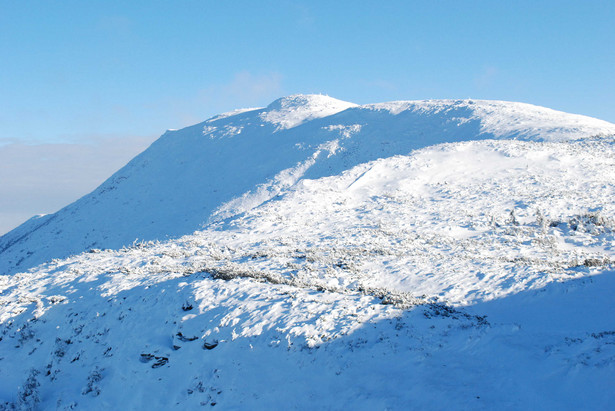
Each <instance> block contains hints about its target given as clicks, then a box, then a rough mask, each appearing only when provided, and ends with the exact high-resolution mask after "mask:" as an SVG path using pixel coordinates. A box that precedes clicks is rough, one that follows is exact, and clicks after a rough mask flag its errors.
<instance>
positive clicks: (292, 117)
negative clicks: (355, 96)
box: [261, 94, 356, 130]
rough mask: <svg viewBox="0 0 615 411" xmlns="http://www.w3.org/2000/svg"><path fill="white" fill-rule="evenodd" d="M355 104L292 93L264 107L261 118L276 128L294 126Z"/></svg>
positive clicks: (315, 95) (320, 95)
mask: <svg viewBox="0 0 615 411" xmlns="http://www.w3.org/2000/svg"><path fill="white" fill-rule="evenodd" d="M350 107H356V104H354V103H350V102H347V101H343V100H338V99H335V98H333V97H329V96H325V95H322V94H293V95H290V96H286V97H282V98H279V99H277V100H275V101H274V102H272V103H271V104H269V105H268V106H267V108H265V111H264V112H263V113H262V114H261V118H262V119H263V120H264V121H266V122H268V123H272V124H274V125H276V126H277V129H278V130H284V129H289V128H293V127H296V126H298V125H300V124H302V123H304V122H306V121H309V120H313V119H316V118H322V117H328V116H330V115H333V114H335V113H339V112H340V111H344V110H346V109H348V108H350Z"/></svg>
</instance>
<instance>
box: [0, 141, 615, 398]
mask: <svg viewBox="0 0 615 411" xmlns="http://www.w3.org/2000/svg"><path fill="white" fill-rule="evenodd" d="M614 181H615V146H614V144H613V142H611V141H606V140H604V139H593V140H591V139H587V140H584V141H572V142H565V143H562V142H560V143H553V142H522V141H510V140H506V141H498V140H488V141H471V142H461V143H450V144H442V145H438V146H433V147H427V148H424V149H421V150H418V151H415V152H413V153H411V154H409V155H399V156H393V157H388V158H383V159H379V160H375V161H371V162H368V163H363V164H359V165H357V166H355V167H353V168H350V169H348V170H346V171H345V172H343V173H341V174H339V175H333V176H327V177H322V178H319V179H314V180H306V179H303V180H301V181H300V182H298V183H297V184H295V185H294V187H293V188H292V189H291V190H289V191H287V192H285V193H283V194H282V195H280V196H279V197H275V198H273V199H271V200H270V201H268V202H267V203H265V204H263V205H261V206H259V207H257V208H253V209H250V210H249V211H247V212H246V213H244V214H243V215H241V216H236V217H235V218H233V219H231V220H227V221H223V222H219V223H216V224H213V225H210V226H208V227H206V228H205V229H204V230H201V231H199V232H196V233H194V234H191V235H188V236H184V237H182V238H180V239H178V240H172V241H166V242H142V243H138V244H135V245H133V246H131V247H126V248H123V249H116V250H112V249H109V250H99V249H92V250H90V252H88V253H83V254H79V255H75V256H72V257H70V258H67V259H64V260H54V261H51V262H49V263H47V264H44V265H42V266H40V267H38V268H37V269H36V270H33V271H32V272H30V273H19V274H15V275H12V276H3V277H0V337H1V338H0V353H1V354H0V380H1V381H2V382H3V383H2V384H0V405H1V406H4V408H7V409H13V408H18V409H19V408H22V409H32V408H42V409H47V408H54V407H55V408H60V409H64V408H68V409H71V408H72V409H92V408H97V407H100V406H101V405H104V406H105V407H111V408H130V409H149V408H152V407H154V408H161V407H162V408H174V409H189V408H194V407H197V406H203V405H206V406H209V407H210V406H212V405H214V406H217V407H221V408H223V409H225V408H304V407H305V405H306V404H309V407H310V408H312V407H316V408H333V409H341V408H353V409H358V408H392V409H401V408H405V407H407V405H408V404H416V405H417V407H418V408H421V409H424V408H427V409H429V408H432V409H433V408H436V409H453V408H455V409H474V408H485V409H498V408H507V407H508V408H514V409H527V408H541V409H559V408H562V407H563V408H566V407H569V408H574V409H577V408H590V409H608V408H611V405H612V404H613V403H614V401H615V397H614V396H613V392H612V390H611V389H610V387H611V386H612V382H613V381H614V380H615V322H614V320H613V319H614V318H615V306H614V304H613V301H612V295H613V292H615V271H613V268H614V267H613V262H614V261H615V206H614V204H615V184H614Z"/></svg>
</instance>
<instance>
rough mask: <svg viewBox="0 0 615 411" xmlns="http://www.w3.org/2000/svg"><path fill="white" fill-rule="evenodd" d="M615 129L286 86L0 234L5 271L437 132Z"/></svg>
mask: <svg viewBox="0 0 615 411" xmlns="http://www.w3.org/2000/svg"><path fill="white" fill-rule="evenodd" d="M613 134H615V125H613V124H610V123H607V122H603V121H600V120H596V119H592V118H588V117H584V116H578V115H571V114H565V113H561V112H557V111H553V110H549V109H545V108H541V107H536V106H532V105H528V104H521V103H507V102H491V101H469V100H463V101H455V100H441V101H417V102H392V103H382V104H372V105H365V106H356V105H354V104H352V103H347V102H343V101H340V100H336V99H333V98H330V97H325V96H318V95H295V96H290V97H285V98H282V99H279V100H277V101H275V102H273V103H272V104H270V105H269V106H268V107H266V108H263V109H253V110H238V111H236V112H231V113H227V114H223V115H220V116H216V117H214V118H212V119H210V120H207V121H205V122H203V123H200V124H197V125H194V126H191V127H187V128H185V129H182V130H177V131H168V132H166V133H165V134H164V135H163V136H162V137H161V138H160V139H159V140H157V141H156V142H155V143H154V144H152V145H151V146H150V147H149V148H148V149H147V150H145V151H144V152H143V153H141V154H140V155H139V156H137V157H136V158H135V159H133V160H132V161H131V162H130V163H128V164H127V165H126V166H125V167H124V168H122V169H121V170H119V171H118V172H117V173H115V174H114V175H113V176H112V177H111V178H109V179H108V180H107V181H106V182H105V183H103V184H102V185H101V186H100V187H98V188H97V189H96V190H95V191H93V192H92V193H90V194H88V195H86V196H85V197H83V198H81V199H80V200H78V201H76V202H75V203H73V204H71V205H69V206H67V207H65V208H64V209H62V210H60V211H58V212H57V213H55V214H53V215H50V216H45V217H42V218H39V219H35V220H30V221H28V222H26V223H25V224H23V225H22V226H20V227H18V228H16V229H15V230H13V231H11V232H10V233H8V234H6V235H4V236H2V237H0V274H11V273H15V272H18V271H24V270H27V269H29V268H30V267H33V266H35V265H37V264H40V263H42V262H45V261H48V260H50V259H52V258H63V257H66V256H68V255H71V254H74V253H79V252H82V251H84V250H88V249H91V248H119V247H122V246H124V245H129V244H131V243H133V242H134V241H135V240H136V239H138V240H154V239H160V240H164V239H166V238H173V237H177V236H181V235H184V234H188V233H191V232H193V231H195V230H198V229H200V228H201V227H202V226H203V225H204V224H207V223H209V222H212V221H219V220H221V219H225V218H229V217H232V216H234V215H238V214H241V213H243V212H245V211H248V210H250V209H252V208H254V207H257V206H259V205H260V204H262V203H264V202H266V201H268V200H269V199H271V198H274V197H275V196H276V195H279V194H280V193H282V192H284V191H285V190H287V189H288V188H290V187H293V186H294V185H295V184H296V182H297V181H299V180H300V179H317V178H320V177H324V176H331V175H337V174H339V173H341V172H343V171H344V170H347V169H350V168H352V167H355V166H357V165H359V164H362V163H366V162H368V161H372V160H376V159H378V158H387V157H390V156H393V155H400V154H401V155H403V154H408V153H409V152H410V151H412V150H414V149H417V148H421V147H426V146H430V145H433V144H438V143H443V142H455V141H469V140H476V139H520V140H527V141H571V140H578V139H583V138H588V137H592V136H606V135H613Z"/></svg>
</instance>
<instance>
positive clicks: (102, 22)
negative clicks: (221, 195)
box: [0, 0, 615, 141]
mask: <svg viewBox="0 0 615 411" xmlns="http://www.w3.org/2000/svg"><path fill="white" fill-rule="evenodd" d="M0 4H1V5H2V6H1V10H0V61H1V62H2V63H1V67H0V70H1V72H0V73H1V75H0V108H1V109H0V124H1V127H0V138H1V139H22V138H27V139H33V140H46V141H55V140H66V139H70V140H74V139H79V138H82V137H83V136H85V135H90V134H93V135H103V134H112V135H124V134H130V135H135V134H138V135H150V134H161V133H162V132H163V131H164V130H165V129H167V128H177V127H181V126H185V125H187V124H190V123H192V122H198V121H200V120H203V119H205V118H206V117H208V116H210V115H213V114H216V113H217V112H219V111H224V110H229V109H232V108H237V107H239V106H242V105H246V104H247V105H264V104H267V103H268V102H269V101H270V100H272V99H274V98H276V97H279V96H280V95H283V94H291V93H308V92H322V93H326V94H329V95H331V96H333V97H337V98H340V99H345V100H350V101H353V102H356V103H371V102H379V101H386V100H393V99H424V98H466V97H472V98H486V99H501V100H513V101H524V102H530V103H535V104H539V105H545V106H548V107H551V108H556V109H561V110H564V111H570V112H574V113H580V114H587V115H591V116H594V117H599V118H602V119H604V120H608V121H612V122H615V104H613V97H614V96H615V74H614V73H615V1H612V0H610V1H540V0H538V1H536V0H534V1H510V2H508V1H506V2H505V1H422V2H417V1H378V2H376V1H352V2H350V1H341V2H332V1H326V2H325V1H303V2H301V1H259V2H254V1H236V2H220V1H148V2H141V1H139V2H137V1H134V2H131V1H81V0H80V1H45V2H43V1H41V2H33V1H13V0H11V1H1V2H0Z"/></svg>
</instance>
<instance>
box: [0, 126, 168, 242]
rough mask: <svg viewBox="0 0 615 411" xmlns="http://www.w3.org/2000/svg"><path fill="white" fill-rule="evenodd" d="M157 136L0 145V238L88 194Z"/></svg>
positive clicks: (5, 143)
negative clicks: (19, 226) (34, 218)
mask: <svg viewBox="0 0 615 411" xmlns="http://www.w3.org/2000/svg"><path fill="white" fill-rule="evenodd" d="M156 137H157V136H133V137H122V138H120V137H91V138H89V139H87V140H86V141H84V142H76V143H46V144H27V143H25V142H21V141H19V140H5V141H0V235H3V234H5V233H7V232H8V231H10V230H12V229H13V228H15V227H17V226H18V225H20V224H21V223H23V222H24V221H26V220H27V219H29V218H30V217H32V216H34V215H37V214H48V213H53V212H56V211H58V210H59V209H60V208H62V207H64V206H66V205H68V204H70V203H71V202H73V201H75V200H77V199H79V198H80V197H82V196H83V195H85V194H87V193H89V192H90V191H92V190H93V189H95V188H96V187H97V186H98V185H99V184H101V183H102V182H103V181H105V180H106V179H107V178H108V177H110V176H111V175H112V174H113V173H114V172H115V171H117V170H118V169H119V168H121V167H122V166H123V165H125V164H126V163H127V162H128V161H130V159H132V158H133V157H134V156H135V155H137V154H138V153H140V152H141V151H143V150H144V149H145V148H147V147H148V146H149V144H151V143H152V142H153V141H154V140H155V139H156Z"/></svg>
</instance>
